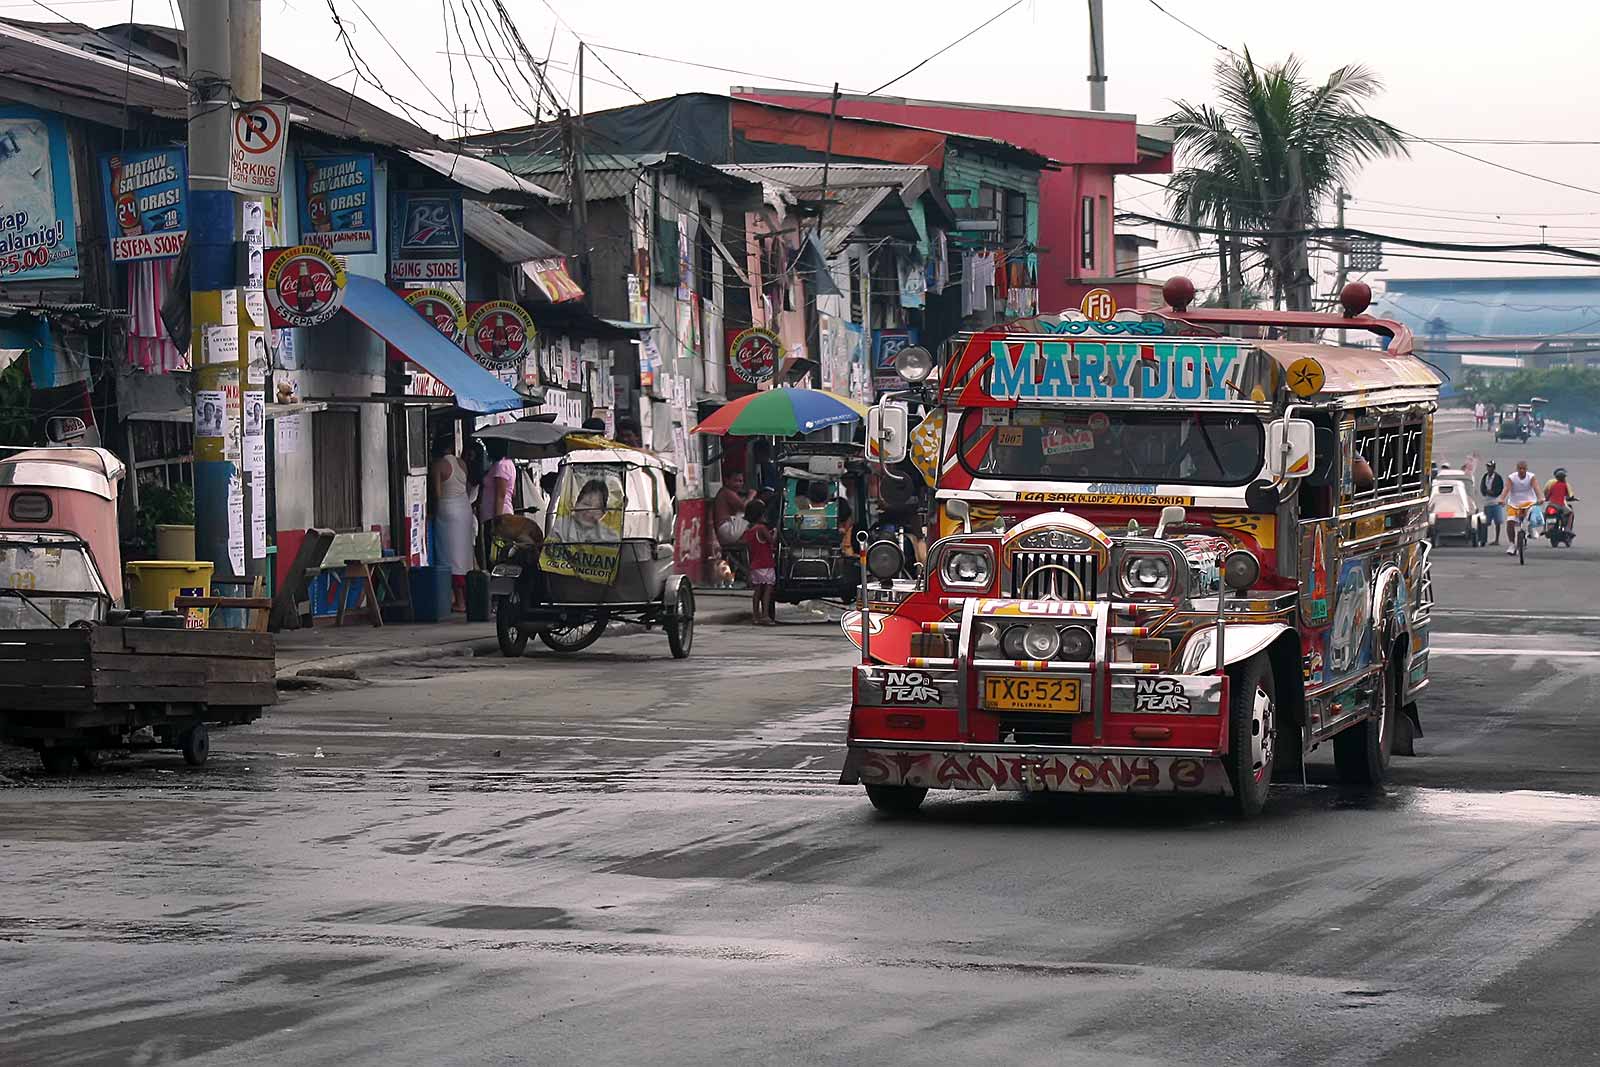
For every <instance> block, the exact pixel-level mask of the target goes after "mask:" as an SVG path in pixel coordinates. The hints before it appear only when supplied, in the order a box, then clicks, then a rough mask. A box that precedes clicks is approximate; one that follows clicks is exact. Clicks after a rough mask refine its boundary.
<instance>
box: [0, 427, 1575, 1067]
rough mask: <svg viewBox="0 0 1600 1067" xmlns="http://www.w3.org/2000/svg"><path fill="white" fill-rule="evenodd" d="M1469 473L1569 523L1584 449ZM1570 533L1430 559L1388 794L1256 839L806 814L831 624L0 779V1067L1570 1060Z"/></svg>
mask: <svg viewBox="0 0 1600 1067" xmlns="http://www.w3.org/2000/svg"><path fill="white" fill-rule="evenodd" d="M1474 443H1478V444H1479V445H1480V446H1482V447H1484V449H1485V451H1487V439H1486V437H1483V436H1478V437H1474V436H1473V435H1471V434H1470V433H1466V432H1455V431H1453V432H1451V433H1447V434H1444V435H1442V436H1441V439H1440V442H1439V449H1438V451H1439V454H1440V455H1442V456H1446V457H1451V458H1455V457H1457V456H1459V455H1460V454H1464V452H1465V451H1466V450H1467V449H1468V448H1470V447H1472V445H1473V444H1474ZM1494 454H1496V455H1497V456H1498V457H1499V458H1500V459H1501V460H1502V462H1504V461H1505V460H1506V459H1508V458H1510V457H1511V456H1513V455H1522V454H1525V455H1526V456H1527V457H1528V458H1529V459H1530V461H1532V462H1533V464H1534V466H1535V469H1537V470H1539V471H1540V472H1541V473H1545V472H1547V471H1548V469H1549V468H1550V467H1551V466H1552V465H1553V464H1554V462H1556V461H1559V462H1562V463H1565V464H1566V465H1567V466H1568V467H1569V468H1571V470H1572V472H1573V479H1574V482H1575V483H1576V485H1577V486H1578V489H1579V492H1580V493H1581V492H1583V490H1584V489H1585V488H1586V487H1588V486H1596V487H1600V438H1593V437H1586V438H1568V437H1565V436H1562V437H1560V438H1559V439H1558V438H1554V437H1546V438H1544V439H1543V440H1540V441H1535V442H1533V443H1530V444H1529V445H1527V446H1525V447H1517V446H1510V447H1508V446H1502V447H1500V448H1499V449H1498V450H1496V451H1495V453H1494ZM1592 491H1593V492H1595V493H1596V494H1597V495H1596V497H1595V499H1596V501H1597V505H1596V507H1597V509H1600V488H1596V489H1594V490H1592ZM1597 526H1600V524H1597V523H1595V522H1592V521H1589V520H1588V519H1585V520H1583V521H1582V522H1581V524H1580V528H1579V529H1580V534H1579V541H1578V546H1577V547H1575V548H1573V549H1570V550H1561V551H1557V550H1553V549H1550V548H1549V547H1548V546H1546V545H1543V544H1540V545H1537V546H1535V548H1534V550H1533V551H1531V552H1530V555H1529V560H1528V563H1527V565H1526V566H1521V567H1519V566H1518V565H1517V564H1516V563H1515V562H1514V561H1513V560H1508V559H1506V558H1505V557H1504V556H1503V555H1498V554H1492V551H1491V550H1489V549H1482V550H1474V549H1467V548H1442V549H1440V550H1439V551H1438V553H1437V554H1436V556H1435V559H1436V575H1437V577H1436V588H1437V593H1438V597H1439V602H1440V609H1439V613H1440V628H1439V629H1440V633H1439V636H1438V637H1437V638H1436V640H1435V656H1436V658H1435V669H1434V676H1435V679H1436V680H1435V683H1434V688H1433V690H1432V692H1431V694H1430V696H1429V697H1428V699H1427V701H1426V703H1425V704H1424V707H1423V721H1424V726H1425V728H1426V736H1425V737H1424V738H1423V739H1422V740H1421V741H1420V742H1419V752H1420V755H1419V756H1417V757H1416V758H1414V759H1407V760H1401V761H1398V762H1397V769H1396V772H1395V783H1394V784H1393V785H1392V786H1391V787H1390V788H1388V789H1386V790H1385V791H1383V792H1382V793H1380V794H1377V795H1373V794H1368V793H1364V792H1359V791H1347V790H1342V789H1340V788H1337V787H1335V786H1332V785H1328V784H1323V783H1325V782H1326V781H1327V780H1328V775H1327V773H1326V768H1325V767H1322V766H1320V765H1318V766H1313V767H1312V769H1311V779H1312V784H1311V785H1309V786H1306V787H1279V788H1278V789H1277V790H1276V791H1275V793H1274V799H1273V801H1272V802H1271V805H1270V808H1269V811H1268V813H1267V814H1266V816H1265V817H1264V818H1262V819H1260V820H1258V821H1255V822H1252V823H1243V824H1241V823H1235V822H1231V821H1228V820H1226V819H1223V818H1220V817H1218V816H1217V815H1216V814H1215V813H1214V812H1213V811H1212V810H1211V809H1209V808H1206V807H1204V806H1197V805H1192V804H1182V803H1177V802H1169V801H1166V800H1156V799H1150V800H1144V801H1139V800H1135V801H1128V800H1119V799H1107V800H1104V801H1091V800H1089V799H1083V798H1062V799H1057V800H1044V801H1041V800H1026V799H1022V798H1017V797H1013V796H1009V795H997V794H990V795H987V796H952V795H947V796H938V795H936V796H935V798H934V799H932V800H930V802H929V803H928V805H927V806H926V807H925V808H924V812H923V815H922V817H921V818H919V819H918V820H916V821H914V822H888V821H883V820H881V819H879V818H877V817H876V816H875V815H874V814H873V813H872V811H871V809H870V808H868V806H867V805H866V803H865V801H864V798H863V797H862V796H861V795H860V794H859V792H858V791H857V790H855V789H851V788H847V787H841V786H837V785H834V784H833V782H834V780H835V779H836V776H837V768H838V765H839V760H840V749H839V745H838V741H839V738H840V731H841V724H842V708H843V707H844V706H845V704H846V703H847V700H848V688H847V687H848V684H849V676H848V673H847V671H846V667H847V665H848V664H849V662H850V661H851V658H852V657H851V651H852V650H850V649H849V647H848V645H847V644H846V643H845V642H844V640H843V639H842V637H840V636H839V635H838V632H837V630H836V629H834V628H832V627H827V626H793V627H784V628H782V629H780V630H776V631H757V630H752V629H746V628H734V627H725V628H710V627H707V628H703V629H702V630H701V632H700V634H699V644H698V647H697V648H696V650H695V655H694V657H693V658H692V659H690V660H688V661H687V662H685V663H678V662H676V661H673V660H671V659H670V658H668V656H667V651H666V646H665V641H664V639H662V638H661V637H660V636H659V635H646V636H639V637H623V638H615V639H607V640H605V641H603V642H602V643H601V644H599V645H597V646H595V648H593V649H591V650H590V651H589V652H586V653H583V654H581V655H579V656H576V657H573V658H571V659H565V660H562V659H557V658H555V657H552V656H548V655H540V654H532V655H530V656H528V657H527V658H525V659H522V660H519V661H515V662H512V661H506V660H501V659H498V658H493V659H479V660H459V659H449V660H444V659H441V660H439V661H437V662H432V663H422V664H418V665H414V666H410V667H407V668H405V669H396V670H393V671H389V672H386V673H385V674H384V675H383V676H381V677H379V678H377V679H374V680H373V681H372V682H371V684H368V685H364V686H360V687H356V688H350V689H348V690H339V691H329V692H322V693H316V694H309V695H302V696H297V697H295V698H293V699H292V700H291V701H290V702H288V703H286V704H284V705H282V706H280V707H279V708H278V709H276V710H275V711H274V713H273V714H272V715H271V716H269V717H268V718H266V719H264V720H263V721H262V722H261V723H259V724H257V725H255V726H253V727H249V728H245V729H239V730H234V731H229V732H227V733H222V734H218V735H217V737H216V746H217V748H216V752H215V754H214V755H213V761H212V763H211V764H210V765H208V766H207V767H206V768H204V769H202V770H200V771H192V770H189V769H187V768H185V767H183V766H182V764H181V763H180V762H179V761H178V760H177V758H176V757H175V756H171V755H159V756H150V757H141V758H139V759H136V760H130V761H126V762H121V763H118V764H115V765H113V766H112V767H110V768H108V769H106V770H104V771H102V772H99V773H96V774H93V775H88V776H79V777H75V778H73V779H71V780H68V781H65V782H51V781H47V780H44V779H42V778H33V777H30V778H28V779H26V780H25V784H24V786H23V787H22V788H16V789H9V790H5V791H0V1062H3V1063H7V1064H10V1063H18V1064H66V1063H74V1064H75V1063H90V1062H115V1063H141V1064H143V1063H162V1062H174V1061H178V1060H187V1061H194V1062H212V1063H229V1064H234V1063H246V1062H255V1063H288V1062H295V1063H328V1062H339V1063H342V1064H352V1065H354V1064H368V1063H372V1064H379V1063H382V1064H389V1063H430V1064H432V1063H474V1064H476V1063H485V1062H505V1063H518V1062H528V1063H577V1062H585V1063H611V1062H622V1061H633V1060H642V1059H646V1058H648V1059H649V1060H651V1061H658V1062H667V1063H715V1062H733V1061H740V1062H760V1063H799V1062H807V1063H813V1062H815V1063H857V1062H868V1061H875V1062H884V1063H898V1062H908V1061H937V1062H959V1061H962V1060H967V1059H983V1060H987V1061H1003V1062H1007V1063H1063V1062H1085V1063H1088V1062H1092V1063H1096V1064H1155V1063H1162V1064H1166V1063H1215V1062H1240V1063H1277V1062H1289V1061H1300V1062H1318V1063H1323V1062H1327V1063H1371V1062H1393V1063H1403V1064H1413V1063H1465V1062H1474V1063H1483V1062H1497V1063H1552V1062H1556V1063H1569V1062H1577V1061H1584V1060H1592V1059H1595V1058H1597V1056H1600V1053H1597V1052H1596V1050H1597V1049H1600V1041H1597V1040H1596V1039H1597V1037H1600V1022H1597V1020H1596V1016H1595V1012H1594V1005H1595V1004H1596V1003H1600V968H1597V966H1596V964H1595V961H1596V960H1597V959H1600V894H1596V893H1595V892H1594V889H1593V887H1594V885H1595V884H1596V882H1597V879H1600V828H1597V825H1600V786H1597V783H1600V778H1597V776H1596V775H1595V773H1594V771H1593V768H1594V767H1595V766H1596V764H1597V762H1600V759H1597V758H1600V727H1597V725H1596V713H1597V709H1596V695H1597V693H1596V677H1597V675H1596V671H1597V670H1600V581H1596V579H1595V577H1594V575H1595V564H1596V557H1597V552H1600V528H1597Z"/></svg>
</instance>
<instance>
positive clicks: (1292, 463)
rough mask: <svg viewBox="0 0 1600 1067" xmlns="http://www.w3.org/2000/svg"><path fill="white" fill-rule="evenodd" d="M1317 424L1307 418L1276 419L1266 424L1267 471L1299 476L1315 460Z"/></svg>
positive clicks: (1281, 474)
mask: <svg viewBox="0 0 1600 1067" xmlns="http://www.w3.org/2000/svg"><path fill="white" fill-rule="evenodd" d="M1316 438H1317V428H1316V425H1315V424H1314V423H1312V422H1311V420H1310V419H1278V420H1277V421H1275V422H1271V423H1268V424H1267V473H1268V474H1270V475H1271V476H1272V477H1274V478H1303V477H1305V476H1306V475H1308V474H1310V473H1311V469H1312V467H1313V466H1315V464H1316V461H1317V442H1316Z"/></svg>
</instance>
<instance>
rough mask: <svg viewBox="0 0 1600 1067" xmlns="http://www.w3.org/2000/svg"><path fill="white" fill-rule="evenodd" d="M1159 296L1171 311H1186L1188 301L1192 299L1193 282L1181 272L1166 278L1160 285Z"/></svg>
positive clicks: (1190, 301)
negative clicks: (1163, 283) (1164, 282)
mask: <svg viewBox="0 0 1600 1067" xmlns="http://www.w3.org/2000/svg"><path fill="white" fill-rule="evenodd" d="M1161 297H1162V299H1163V300H1165V301H1166V302H1167V304H1168V306H1170V307H1171V308H1172V310H1173V311H1179V312H1182V311H1188V310H1189V305H1190V303H1192V302H1193V301H1194V282H1191V281H1190V280H1189V279H1188V278H1185V277H1184V276H1183V275H1181V274H1179V275H1177V276H1176V277H1172V278H1168V279H1167V283H1166V284H1165V285H1163V286H1162V287H1161Z"/></svg>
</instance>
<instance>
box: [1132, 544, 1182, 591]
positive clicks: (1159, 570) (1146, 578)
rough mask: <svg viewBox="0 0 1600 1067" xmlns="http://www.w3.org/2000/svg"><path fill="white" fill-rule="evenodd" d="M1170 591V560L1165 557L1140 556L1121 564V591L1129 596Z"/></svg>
mask: <svg viewBox="0 0 1600 1067" xmlns="http://www.w3.org/2000/svg"><path fill="white" fill-rule="evenodd" d="M1171 589H1172V560H1170V559H1168V558H1167V557H1166V556H1158V555H1148V554H1140V555H1135V556H1129V557H1128V558H1127V559H1125V560H1123V562H1122V591H1123V592H1124V593H1129V594H1141V593H1144V594H1151V593H1153V594H1161V593H1166V592H1168V591H1170V590H1171Z"/></svg>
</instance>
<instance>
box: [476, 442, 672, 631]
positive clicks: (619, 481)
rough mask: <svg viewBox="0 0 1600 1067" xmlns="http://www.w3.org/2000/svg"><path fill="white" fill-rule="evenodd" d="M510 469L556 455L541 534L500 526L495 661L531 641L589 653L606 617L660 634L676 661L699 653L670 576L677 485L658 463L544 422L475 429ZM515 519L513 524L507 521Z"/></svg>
mask: <svg viewBox="0 0 1600 1067" xmlns="http://www.w3.org/2000/svg"><path fill="white" fill-rule="evenodd" d="M478 436H479V437H481V438H485V439H488V440H496V441H500V442H502V443H503V444H504V446H505V448H506V451H507V454H508V455H509V456H510V457H511V458H512V459H525V460H539V459H550V458H554V457H557V456H559V457H560V459H561V464H560V468H559V473H558V477H557V480H556V484H555V489H554V492H553V493H552V494H551V499H550V501H549V505H548V507H547V509H546V514H545V517H544V523H543V525H542V526H541V525H539V524H536V523H533V522H529V521H528V520H526V519H521V520H520V521H508V522H503V523H500V524H499V530H498V531H497V533H496V542H497V545H498V548H497V549H496V552H495V560H494V563H493V567H492V570H491V573H490V580H489V595H490V599H491V601H492V603H493V605H494V618H495V634H496V636H497V637H498V639H499V643H500V651H501V652H502V653H503V654H505V655H506V656H508V657H517V656H521V655H522V654H523V653H524V652H525V651H526V649H527V647H528V639H529V638H530V637H532V636H534V635H537V636H538V638H539V640H540V641H542V642H544V644H545V645H547V646H548V647H549V648H551V649H552V650H554V651H556V652H577V651H579V650H581V649H584V648H587V647H589V646H590V645H592V644H594V642H595V641H597V640H598V639H599V638H600V635H601V634H603V633H605V630H606V626H607V625H609V624H610V622H611V621H612V620H613V619H620V620H624V621H629V622H636V623H639V624H641V625H643V626H645V627H646V628H653V627H656V626H660V627H661V628H662V629H664V630H665V631H666V634H667V644H668V646H669V647H670V648H671V650H672V655H673V656H674V657H676V658H678V659H683V658H684V657H686V656H688V655H689V650H690V648H691V647H692V645H693V643H694V589H693V587H692V586H691V585H690V583H689V580H688V579H687V578H685V577H684V576H682V575H680V574H675V573H674V572H673V564H674V532H675V523H676V515H677V500H676V496H675V482H676V479H675V476H674V473H673V469H672V467H671V465H670V464H668V463H667V462H666V461H665V460H663V459H662V458H661V457H660V456H657V455H655V454H654V453H652V452H646V451H643V450H641V449H635V448H628V447H626V446H624V445H620V444H617V443H616V442H614V441H609V440H607V439H605V438H602V437H596V436H594V435H592V434H588V433H584V432H581V431H573V430H570V429H568V428H566V427H563V426H558V425H555V424H552V423H548V422H540V421H528V422H514V423H507V424H505V425H502V426H495V427H491V428H488V429H485V430H480V431H478ZM513 518H518V517H513Z"/></svg>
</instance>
